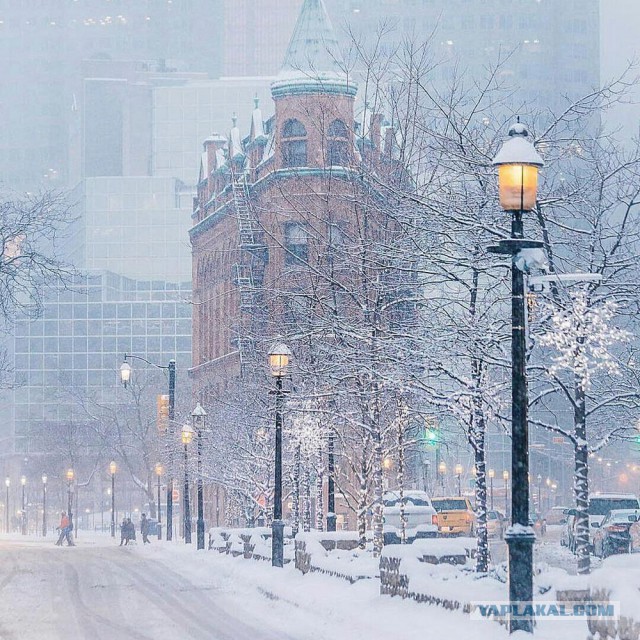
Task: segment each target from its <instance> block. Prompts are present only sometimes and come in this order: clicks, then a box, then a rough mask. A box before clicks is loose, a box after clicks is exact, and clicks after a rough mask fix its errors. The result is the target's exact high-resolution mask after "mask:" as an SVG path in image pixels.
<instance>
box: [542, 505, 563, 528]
mask: <svg viewBox="0 0 640 640" xmlns="http://www.w3.org/2000/svg"><path fill="white" fill-rule="evenodd" d="M568 511H569V507H552V508H551V509H549V511H547V513H546V514H545V516H544V518H545V520H546V521H547V525H550V524H551V525H554V524H566V522H567V512H568Z"/></svg>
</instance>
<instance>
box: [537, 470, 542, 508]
mask: <svg viewBox="0 0 640 640" xmlns="http://www.w3.org/2000/svg"><path fill="white" fill-rule="evenodd" d="M536 480H537V481H538V509H539V510H540V513H542V494H541V492H540V489H541V488H542V476H541V475H540V474H538V477H537V478H536Z"/></svg>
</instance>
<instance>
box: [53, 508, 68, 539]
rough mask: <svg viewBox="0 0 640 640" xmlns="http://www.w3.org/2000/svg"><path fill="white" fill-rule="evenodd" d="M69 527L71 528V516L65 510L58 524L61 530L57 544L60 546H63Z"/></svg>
mask: <svg viewBox="0 0 640 640" xmlns="http://www.w3.org/2000/svg"><path fill="white" fill-rule="evenodd" d="M68 528H69V516H68V515H67V512H66V511H63V512H62V515H61V516H60V524H59V525H58V531H59V532H60V537H59V538H58V542H56V545H58V546H59V547H61V546H62V542H63V540H64V539H65V537H66V535H67V529H68Z"/></svg>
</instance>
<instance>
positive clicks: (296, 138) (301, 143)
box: [282, 120, 307, 167]
mask: <svg viewBox="0 0 640 640" xmlns="http://www.w3.org/2000/svg"><path fill="white" fill-rule="evenodd" d="M282 138H283V141H282V164H283V165H284V166H285V167H306V166H307V130H306V129H305V128H304V125H303V124H302V122H300V120H287V121H286V122H285V123H284V127H283V128H282Z"/></svg>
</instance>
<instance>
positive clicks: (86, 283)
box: [13, 272, 191, 453]
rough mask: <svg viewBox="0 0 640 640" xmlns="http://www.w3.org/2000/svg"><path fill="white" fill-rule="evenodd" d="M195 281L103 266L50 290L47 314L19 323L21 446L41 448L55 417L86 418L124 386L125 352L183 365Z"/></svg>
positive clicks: (16, 413)
mask: <svg viewBox="0 0 640 640" xmlns="http://www.w3.org/2000/svg"><path fill="white" fill-rule="evenodd" d="M190 288H191V285H190V283H189V282H184V283H180V282H174V283H171V282H165V281H142V280H132V279H130V278H125V277H123V276H118V275H116V274H114V273H110V272H104V273H102V274H96V275H91V276H82V277H79V278H78V279H77V280H76V281H75V282H74V284H73V286H72V288H71V289H69V290H57V291H52V292H51V293H50V295H49V296H48V298H47V300H46V302H45V305H44V312H43V314H42V317H41V318H39V319H37V320H24V321H21V322H19V323H18V325H17V326H16V331H15V340H14V348H15V377H16V385H17V387H16V389H15V391H14V394H13V395H14V402H13V410H14V425H15V427H14V428H15V451H16V453H23V452H25V453H26V452H29V453H41V452H42V447H43V446H46V439H45V440H43V439H42V438H41V437H40V436H41V434H43V433H45V430H46V429H48V428H55V425H59V424H65V423H67V424H68V423H74V422H77V423H78V424H86V423H87V422H89V421H90V420H91V410H90V407H91V406H93V405H108V404H112V403H114V402H115V401H116V400H117V397H118V396H117V394H118V393H120V392H121V384H120V381H119V367H120V364H121V363H122V358H123V355H124V354H125V353H135V354H137V355H140V356H143V357H145V358H147V359H148V360H150V361H151V362H156V363H159V364H164V365H166V364H167V363H168V362H169V360H170V359H172V358H175V359H176V362H177V367H178V369H181V370H183V371H184V370H186V369H187V368H188V367H189V366H190V363H191V306H190V304H189V297H190ZM160 388H161V389H162V388H163V386H160Z"/></svg>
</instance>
